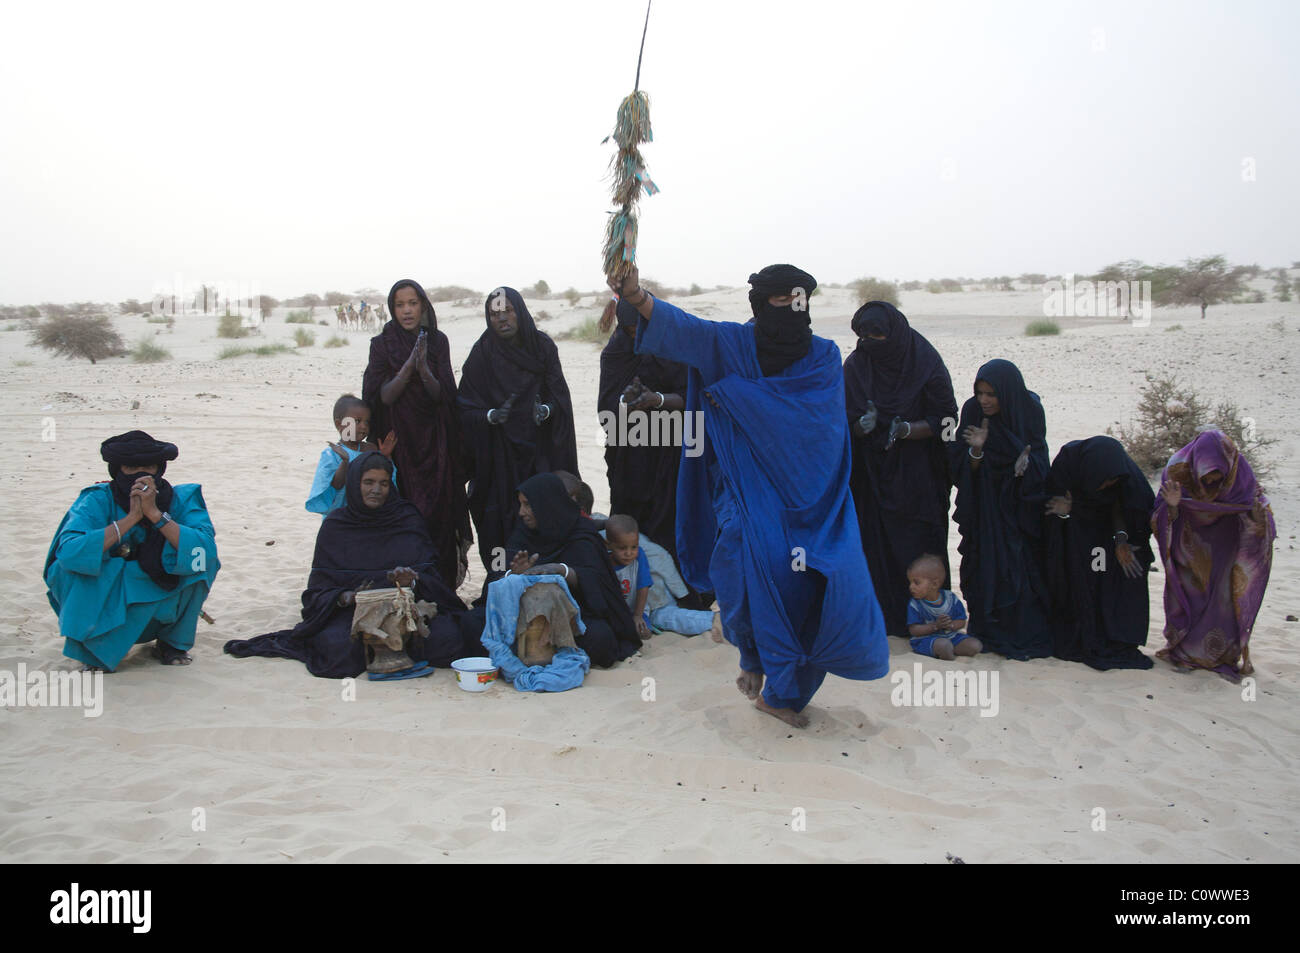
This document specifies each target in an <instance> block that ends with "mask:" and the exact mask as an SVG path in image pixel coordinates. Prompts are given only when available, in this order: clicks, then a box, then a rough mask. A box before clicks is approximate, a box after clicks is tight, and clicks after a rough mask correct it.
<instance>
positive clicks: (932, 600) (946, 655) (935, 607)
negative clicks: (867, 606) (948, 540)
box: [907, 553, 984, 660]
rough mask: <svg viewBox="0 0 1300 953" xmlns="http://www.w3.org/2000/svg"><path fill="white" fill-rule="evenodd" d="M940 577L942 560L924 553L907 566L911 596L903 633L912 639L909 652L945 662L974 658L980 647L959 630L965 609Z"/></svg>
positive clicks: (976, 640) (973, 637)
mask: <svg viewBox="0 0 1300 953" xmlns="http://www.w3.org/2000/svg"><path fill="white" fill-rule="evenodd" d="M943 576H944V570H943V560H941V559H940V558H939V557H938V556H932V555H930V554H928V553H927V554H926V555H924V556H919V557H917V558H916V559H915V560H913V561H912V565H910V566H908V567H907V585H908V589H909V590H910V591H911V593H912V600H911V601H910V602H909V603H908V604H907V633H908V635H910V636H911V637H912V651H913V652H916V653H917V654H919V655H929V656H931V657H932V658H938V659H945V660H951V659H954V658H956V657H957V656H958V655H978V654H979V653H980V652H981V651H982V650H983V648H984V646H983V645H982V644H981V643H980V640H979V639H977V638H975V636H973V635H968V634H967V633H966V632H965V631H963V630H964V629H965V628H966V607H965V606H963V605H962V604H961V600H960V599H958V598H957V596H956V594H955V593H953V592H952V590H950V589H944V588H943Z"/></svg>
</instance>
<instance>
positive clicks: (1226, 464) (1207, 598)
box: [1151, 430, 1277, 682]
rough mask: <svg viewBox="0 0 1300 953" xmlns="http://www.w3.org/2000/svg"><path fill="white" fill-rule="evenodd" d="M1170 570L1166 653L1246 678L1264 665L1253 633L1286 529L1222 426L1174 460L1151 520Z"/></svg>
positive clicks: (1182, 662) (1178, 661) (1184, 663)
mask: <svg viewBox="0 0 1300 953" xmlns="http://www.w3.org/2000/svg"><path fill="white" fill-rule="evenodd" d="M1151 528H1152V529H1153V530H1154V532H1155V536H1156V542H1157V543H1158V544H1159V546H1160V558H1161V560H1162V561H1163V563H1164V567H1165V574H1166V575H1165V640H1166V641H1167V642H1168V644H1167V645H1166V646H1165V647H1164V648H1163V649H1161V650H1160V651H1159V652H1157V653H1156V655H1157V656H1158V657H1159V658H1163V659H1168V660H1169V661H1170V662H1172V663H1173V664H1174V665H1175V666H1177V667H1179V668H1208V669H1211V670H1213V671H1215V672H1218V673H1219V674H1220V675H1222V676H1223V677H1224V678H1226V679H1229V680H1231V681H1234V682H1237V681H1240V680H1241V677H1242V676H1243V675H1249V674H1250V673H1251V672H1253V671H1254V668H1253V667H1252V666H1251V664H1250V651H1249V649H1248V648H1247V645H1248V643H1249V642H1250V632H1251V629H1252V628H1253V627H1254V625H1255V616H1256V614H1257V613H1258V612H1259V606H1260V602H1261V601H1262V600H1263V598H1264V589H1265V588H1266V587H1267V586H1268V576H1269V570H1270V569H1271V568H1272V564H1273V539H1274V537H1276V536H1277V528H1276V526H1275V525H1274V523H1273V510H1272V508H1271V507H1270V506H1269V505H1268V498H1267V497H1265V496H1264V494H1263V493H1262V492H1261V491H1260V488H1259V484H1258V483H1257V482H1256V481H1255V473H1254V471H1253V470H1251V468H1250V464H1249V463H1247V462H1246V458H1245V457H1243V456H1242V455H1241V454H1240V453H1239V452H1238V451H1237V447H1236V446H1235V445H1234V444H1233V442H1232V440H1231V439H1230V438H1229V437H1228V436H1227V435H1226V434H1225V433H1223V431H1221V430H1207V431H1205V432H1203V433H1201V434H1198V435H1197V437H1196V439H1195V440H1193V441H1192V442H1191V443H1189V444H1188V445H1187V446H1185V447H1183V449H1181V450H1179V451H1178V452H1177V453H1175V454H1174V455H1173V456H1172V457H1170V458H1169V465H1168V466H1166V467H1165V470H1164V473H1163V474H1162V475H1161V479H1160V496H1159V498H1158V499H1157V500H1156V506H1155V512H1154V514H1153V515H1152V517H1151Z"/></svg>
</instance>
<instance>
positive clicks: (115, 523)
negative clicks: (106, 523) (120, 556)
mask: <svg viewBox="0 0 1300 953" xmlns="http://www.w3.org/2000/svg"><path fill="white" fill-rule="evenodd" d="M113 532H115V533H117V541H118V542H119V543H120V542H121V541H122V531H121V530H120V529H119V528H118V525H117V520H113Z"/></svg>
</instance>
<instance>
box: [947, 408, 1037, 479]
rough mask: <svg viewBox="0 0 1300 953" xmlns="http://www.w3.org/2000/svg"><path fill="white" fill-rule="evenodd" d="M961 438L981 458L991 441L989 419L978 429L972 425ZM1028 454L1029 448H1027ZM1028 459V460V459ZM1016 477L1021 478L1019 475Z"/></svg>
mask: <svg viewBox="0 0 1300 953" xmlns="http://www.w3.org/2000/svg"><path fill="white" fill-rule="evenodd" d="M961 438H962V439H963V440H965V441H966V445H967V446H968V447H970V448H971V450H973V451H974V452H975V455H976V456H979V455H980V454H981V453H983V451H984V444H985V443H986V442H987V441H988V439H989V419H988V418H987V417H985V418H984V419H983V420H982V421H981V422H980V425H979V426H978V427H976V426H974V425H972V426H969V427H967V428H966V429H965V430H963V431H962V432H961ZM1025 450H1026V453H1027V452H1028V450H1029V448H1028V447H1026V448H1025ZM1026 459H1028V458H1027V457H1026ZM1016 476H1020V474H1019V473H1017V474H1016Z"/></svg>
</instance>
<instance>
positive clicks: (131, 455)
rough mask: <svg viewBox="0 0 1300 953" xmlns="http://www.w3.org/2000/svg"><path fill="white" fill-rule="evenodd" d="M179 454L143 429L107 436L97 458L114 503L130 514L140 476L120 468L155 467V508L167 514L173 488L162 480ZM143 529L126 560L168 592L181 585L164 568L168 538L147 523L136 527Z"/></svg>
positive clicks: (172, 444)
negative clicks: (134, 562) (105, 472)
mask: <svg viewBox="0 0 1300 953" xmlns="http://www.w3.org/2000/svg"><path fill="white" fill-rule="evenodd" d="M179 453H180V451H179V450H177V449H176V445H175V444H174V443H163V442H162V441H161V440H155V439H154V438H153V437H151V436H149V435H148V434H147V433H145V432H144V431H143V430H131V431H128V432H126V433H124V434H118V435H117V436H116V437H109V438H108V439H107V440H105V441H104V442H103V443H101V444H100V445H99V455H100V456H101V457H103V458H104V461H105V462H106V463H107V464H108V475H109V476H110V477H112V478H113V479H112V487H113V501H114V502H115V503H117V505H118V506H120V507H121V508H122V509H124V510H126V511H127V512H128V513H129V512H130V511H131V487H132V485H133V484H134V483H135V481H136V480H137V479H139V477H140V474H138V473H135V474H130V475H127V474H124V473H122V467H147V466H150V465H151V464H152V465H156V466H157V467H158V472H157V473H155V474H154V475H153V483H154V486H155V487H156V488H157V490H158V496H157V497H156V499H155V505H156V506H157V507H158V509H159V510H161V511H162V512H164V513H165V512H167V511H168V510H169V509H171V505H172V498H173V494H172V485H171V484H170V483H168V482H167V481H166V480H164V479H163V478H162V475H163V474H164V473H166V472H167V461H168V460H175V459H176V457H177V456H178V455H179ZM139 525H140V526H141V527H142V528H143V529H144V542H143V543H142V544H141V545H140V547H139V548H138V549H136V550H135V551H134V552H132V553H130V554H129V555H128V556H127V557H126V558H127V559H136V560H139V562H140V568H141V569H143V570H144V571H145V572H146V573H147V574H148V576H149V578H150V579H152V580H153V581H154V582H155V583H156V584H157V585H158V586H159V587H160V588H162V589H166V590H168V591H171V590H172V589H175V588H176V586H177V585H179V584H180V577H178V576H174V575H172V574H171V573H169V572H167V570H165V569H163V564H162V554H163V547H164V546H166V545H167V538H166V537H165V536H163V534H162V533H160V532H159V531H158V530H156V529H154V528H153V526H152V525H151V524H150V523H149V521H148V520H141V521H140V524H139Z"/></svg>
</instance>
